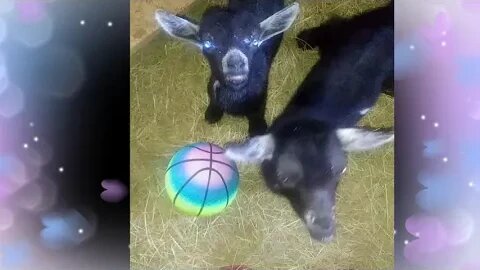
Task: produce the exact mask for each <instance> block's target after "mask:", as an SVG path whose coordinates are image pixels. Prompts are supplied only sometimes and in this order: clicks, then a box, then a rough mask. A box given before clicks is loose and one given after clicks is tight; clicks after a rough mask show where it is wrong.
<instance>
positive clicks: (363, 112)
mask: <svg viewBox="0 0 480 270" xmlns="http://www.w3.org/2000/svg"><path fill="white" fill-rule="evenodd" d="M369 111H370V108H366V109H363V110H361V111H360V114H361V115H365V114H367V112H369Z"/></svg>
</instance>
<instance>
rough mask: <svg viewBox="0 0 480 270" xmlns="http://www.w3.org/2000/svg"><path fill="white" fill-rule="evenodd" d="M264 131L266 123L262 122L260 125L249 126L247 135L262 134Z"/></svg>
mask: <svg viewBox="0 0 480 270" xmlns="http://www.w3.org/2000/svg"><path fill="white" fill-rule="evenodd" d="M265 133H267V124H266V123H265V124H262V125H258V126H255V127H249V128H248V135H249V136H250V137H254V136H259V135H264V134H265Z"/></svg>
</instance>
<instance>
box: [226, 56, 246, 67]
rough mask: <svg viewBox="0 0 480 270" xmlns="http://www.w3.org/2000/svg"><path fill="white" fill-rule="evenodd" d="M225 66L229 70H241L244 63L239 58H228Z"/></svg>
mask: <svg viewBox="0 0 480 270" xmlns="http://www.w3.org/2000/svg"><path fill="white" fill-rule="evenodd" d="M227 66H228V68H230V69H243V68H245V61H243V59H242V58H241V57H235V56H234V57H230V58H229V59H228V61H227Z"/></svg>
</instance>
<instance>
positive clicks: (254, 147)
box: [225, 134, 275, 164]
mask: <svg viewBox="0 0 480 270" xmlns="http://www.w3.org/2000/svg"><path fill="white" fill-rule="evenodd" d="M274 150H275V141H274V138H273V136H272V135H271V134H267V135H262V136H256V137H253V138H250V139H248V140H246V141H245V142H243V143H228V144H227V145H226V150H225V154H226V155H227V157H229V158H230V159H231V160H234V161H237V162H240V163H253V164H260V163H262V162H263V161H264V160H269V159H272V156H273V151H274Z"/></svg>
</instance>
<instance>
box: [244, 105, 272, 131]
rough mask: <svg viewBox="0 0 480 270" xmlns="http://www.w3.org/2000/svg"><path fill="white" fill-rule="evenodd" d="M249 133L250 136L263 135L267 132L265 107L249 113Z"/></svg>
mask: <svg viewBox="0 0 480 270" xmlns="http://www.w3.org/2000/svg"><path fill="white" fill-rule="evenodd" d="M247 119H248V135H249V136H250V137H253V136H257V135H263V134H265V132H267V128H268V126H267V121H265V108H264V107H263V108H261V109H259V110H257V111H255V112H252V113H251V114H248V115H247Z"/></svg>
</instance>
